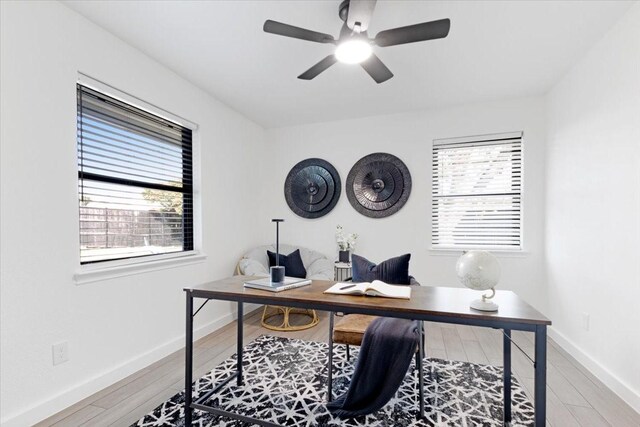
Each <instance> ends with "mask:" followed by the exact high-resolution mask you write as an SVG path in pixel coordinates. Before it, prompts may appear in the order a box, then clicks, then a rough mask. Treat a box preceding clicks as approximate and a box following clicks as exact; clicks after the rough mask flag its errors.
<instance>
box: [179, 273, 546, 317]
mask: <svg viewBox="0 0 640 427" xmlns="http://www.w3.org/2000/svg"><path fill="white" fill-rule="evenodd" d="M251 279H255V277H252V276H233V277H229V278H226V279H222V280H216V281H214V282H208V283H204V284H202V285H198V286H194V287H187V288H184V290H185V291H191V292H192V295H193V296H194V297H197V298H211V299H217V300H227V301H244V302H248V303H257V304H269V305H283V306H287V305H292V304H294V305H298V306H301V305H308V306H309V308H315V309H317V310H327V311H349V309H356V310H357V309H363V310H378V311H380V310H384V311H385V312H386V313H388V314H389V315H392V314H398V315H403V316H402V317H406V316H407V315H411V314H416V315H426V316H429V315H435V316H444V317H456V318H465V319H477V320H494V321H496V320H502V321H510V322H517V323H527V324H534V325H550V324H551V321H550V320H549V319H547V318H546V317H545V316H544V315H543V314H542V313H540V312H539V311H537V310H536V309H535V308H533V307H531V306H530V305H529V304H527V303H526V302H524V301H523V300H522V299H521V298H519V297H518V296H517V295H516V294H515V293H513V292H511V291H504V290H497V291H496V296H495V297H494V298H493V300H492V301H494V302H495V303H496V304H498V305H499V309H498V311H497V312H495V313H490V312H482V311H477V310H474V309H472V308H470V307H469V303H471V301H473V300H475V299H478V298H480V296H481V292H479V291H473V290H471V289H467V288H449V287H440V286H414V287H412V288H411V299H409V300H404V299H394V298H381V297H368V296H360V295H359V296H355V295H333V294H325V293H324V291H325V290H326V289H328V288H329V287H330V286H331V285H333V284H334V283H336V282H333V281H325V280H314V281H313V282H312V283H311V284H310V285H306V286H302V287H300V288H295V289H290V290H287V291H282V292H269V291H263V290H259V289H252V288H245V287H244V286H243V285H244V282H245V281H248V280H251Z"/></svg>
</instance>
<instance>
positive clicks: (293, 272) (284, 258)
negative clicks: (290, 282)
mask: <svg viewBox="0 0 640 427" xmlns="http://www.w3.org/2000/svg"><path fill="white" fill-rule="evenodd" d="M267 255H268V256H269V267H273V266H274V265H276V253H275V252H271V251H267ZM280 265H281V266H283V267H284V274H285V276H289V277H298V278H301V279H305V278H306V277H307V269H306V268H304V264H303V263H302V258H301V257H300V249H296V250H295V251H293V252H291V253H290V254H289V255H282V254H280Z"/></svg>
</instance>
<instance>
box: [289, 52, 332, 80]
mask: <svg viewBox="0 0 640 427" xmlns="http://www.w3.org/2000/svg"><path fill="white" fill-rule="evenodd" d="M336 61H338V60H337V59H336V56H335V55H334V54H331V55H329V56H327V57H326V58H324V59H323V60H322V61H320V62H318V63H317V64H316V65H314V66H313V67H311V68H309V69H308V70H307V71H305V72H304V73H302V74H300V75H299V76H298V78H299V79H302V80H311V79H313V78H314V77H316V76H317V75H318V74H320V73H321V72H323V71H324V70H326V69H327V68H329V67H331V66H332V65H333V64H335V63H336Z"/></svg>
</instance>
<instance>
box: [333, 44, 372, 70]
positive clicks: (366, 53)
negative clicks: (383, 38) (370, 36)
mask: <svg viewBox="0 0 640 427" xmlns="http://www.w3.org/2000/svg"><path fill="white" fill-rule="evenodd" d="M335 55H336V58H337V59H338V61H340V62H344V63H345V64H359V63H361V62H362V61H364V60H366V59H367V58H368V57H370V56H371V44H369V42H368V41H365V40H362V39H352V40H347V41H345V42H342V43H340V44H339V45H338V47H337V48H336V52H335Z"/></svg>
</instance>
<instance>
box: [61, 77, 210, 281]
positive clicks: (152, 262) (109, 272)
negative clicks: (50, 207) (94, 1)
mask: <svg viewBox="0 0 640 427" xmlns="http://www.w3.org/2000/svg"><path fill="white" fill-rule="evenodd" d="M77 83H79V84H81V85H82V86H86V87H89V88H91V89H94V90H96V91H99V92H102V93H104V94H105V95H108V96H111V97H113V98H116V99H118V100H121V101H123V102H126V103H127V104H130V105H132V106H134V107H137V108H140V109H142V110H146V111H148V112H150V113H152V114H155V115H157V116H160V117H162V118H165V119H167V120H170V121H173V122H175V123H177V124H179V125H181V126H184V127H186V128H189V129H191V131H192V139H193V141H192V155H193V164H192V168H193V250H191V251H183V252H175V253H167V254H158V255H150V256H145V257H140V258H129V259H116V260H109V261H103V262H100V263H95V264H80V250H78V259H77V263H78V266H79V267H78V268H77V270H76V272H75V274H74V275H73V280H74V282H75V283H76V284H77V285H83V284H87V283H93V282H99V281H103V280H110V279H114V278H118V277H124V276H130V275H134V274H141V273H146V272H152V271H158V270H164V269H168V268H176V267H182V266H188V265H193V264H200V263H203V262H204V261H205V260H206V259H207V255H206V254H205V253H203V252H202V227H201V224H202V214H201V206H202V201H201V190H200V188H201V187H200V182H201V180H200V133H199V132H198V128H199V126H198V125H197V124H196V123H194V122H191V121H189V120H187V119H185V118H183V117H181V116H179V115H177V114H174V113H171V112H169V111H167V110H165V109H162V108H160V107H158V106H156V105H154V104H151V103H148V102H146V101H143V100H141V99H140V98H138V97H136V96H134V95H131V94H129V93H127V92H124V91H121V90H119V89H116V88H115V87H113V86H111V85H109V84H107V83H104V82H102V81H100V80H97V79H95V78H93V77H91V76H89V75H87V74H84V73H78V79H77ZM72 90H74V91H75V90H76V86H75V85H74V86H73V89H72ZM76 155H77V154H76ZM74 191H75V192H77V191H78V188H77V185H76V186H74ZM78 221H79V218H78Z"/></svg>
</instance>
